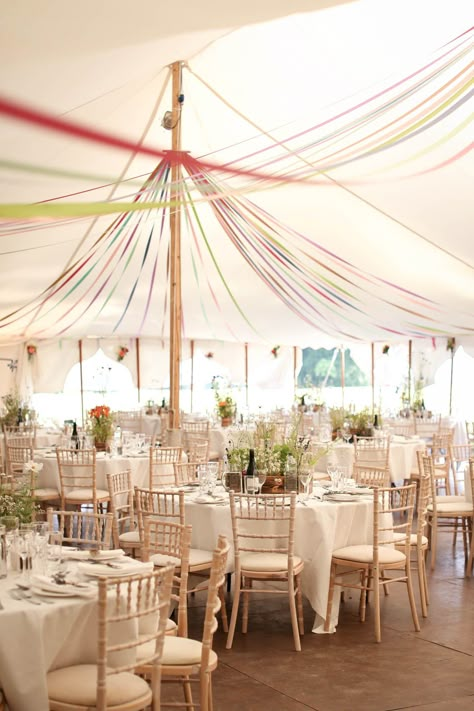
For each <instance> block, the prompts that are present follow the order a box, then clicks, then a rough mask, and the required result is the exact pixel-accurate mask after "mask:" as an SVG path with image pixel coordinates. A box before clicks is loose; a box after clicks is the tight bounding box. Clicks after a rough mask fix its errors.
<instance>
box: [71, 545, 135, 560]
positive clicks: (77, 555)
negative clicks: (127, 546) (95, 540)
mask: <svg viewBox="0 0 474 711" xmlns="http://www.w3.org/2000/svg"><path fill="white" fill-rule="evenodd" d="M62 554H63V558H65V559H66V560H89V559H90V558H94V559H95V560H114V559H117V558H121V557H122V556H124V555H125V551H123V550H122V549H121V548H114V549H112V550H109V551H97V552H94V554H93V555H91V551H90V550H89V551H87V550H85V551H76V550H73V549H69V548H67V547H64V548H63V550H62Z"/></svg>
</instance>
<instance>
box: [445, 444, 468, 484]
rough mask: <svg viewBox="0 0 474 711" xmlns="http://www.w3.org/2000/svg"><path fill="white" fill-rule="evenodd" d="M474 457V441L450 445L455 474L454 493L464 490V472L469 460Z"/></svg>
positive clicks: (450, 457)
mask: <svg viewBox="0 0 474 711" xmlns="http://www.w3.org/2000/svg"><path fill="white" fill-rule="evenodd" d="M473 457H474V442H471V443H470V444H451V445H450V446H449V459H450V464H451V471H452V474H453V483H454V493H455V494H456V495H459V494H462V492H463V491H464V473H465V471H466V469H467V468H468V466H469V460H470V459H472V458H473Z"/></svg>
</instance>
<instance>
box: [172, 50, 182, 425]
mask: <svg viewBox="0 0 474 711" xmlns="http://www.w3.org/2000/svg"><path fill="white" fill-rule="evenodd" d="M181 68H182V63H181V62H173V64H172V65H171V76H172V96H173V104H172V116H173V128H172V135H171V148H172V150H173V151H179V150H181V120H180V118H181V104H180V100H179V99H180V94H181ZM180 179H181V168H180V165H179V163H178V161H177V160H176V157H175V158H172V160H171V203H172V207H171V210H170V232H171V237H170V427H171V429H178V428H179V425H180V411H179V386H180V377H179V375H180V363H181V316H182V307H181V208H180V204H179V199H180ZM173 202H175V204H174V205H173Z"/></svg>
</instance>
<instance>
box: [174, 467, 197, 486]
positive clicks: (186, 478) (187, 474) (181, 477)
mask: <svg viewBox="0 0 474 711" xmlns="http://www.w3.org/2000/svg"><path fill="white" fill-rule="evenodd" d="M173 467H174V483H175V485H176V486H183V485H184V486H185V485H186V484H197V482H198V475H197V468H198V462H195V461H188V462H175V463H174V464H173Z"/></svg>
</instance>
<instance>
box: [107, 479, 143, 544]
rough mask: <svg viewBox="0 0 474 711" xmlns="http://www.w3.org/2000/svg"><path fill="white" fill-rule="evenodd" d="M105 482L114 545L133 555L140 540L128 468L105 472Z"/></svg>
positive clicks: (133, 491)
mask: <svg viewBox="0 0 474 711" xmlns="http://www.w3.org/2000/svg"><path fill="white" fill-rule="evenodd" d="M107 484H108V488H109V494H110V512H111V514H112V515H113V527H112V535H113V541H114V546H115V548H123V550H124V551H126V552H127V551H129V552H131V553H132V555H133V557H135V554H136V551H137V550H139V549H140V547H141V542H140V533H139V531H138V521H137V519H136V517H135V490H134V488H133V485H132V474H131V471H130V469H126V470H124V471H122V472H117V473H116V474H107Z"/></svg>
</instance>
